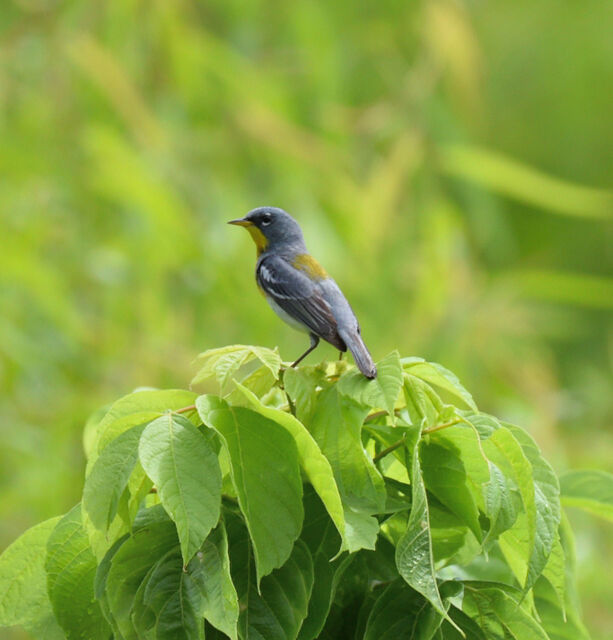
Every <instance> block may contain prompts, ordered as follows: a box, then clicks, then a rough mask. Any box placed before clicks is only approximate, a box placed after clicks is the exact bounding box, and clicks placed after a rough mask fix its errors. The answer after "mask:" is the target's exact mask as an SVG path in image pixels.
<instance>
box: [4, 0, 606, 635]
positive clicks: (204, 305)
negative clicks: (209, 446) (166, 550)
mask: <svg viewBox="0 0 613 640" xmlns="http://www.w3.org/2000/svg"><path fill="white" fill-rule="evenodd" d="M612 25H613V4H611V3H610V2H607V1H606V0H586V1H585V2H582V3H574V2H569V1H567V0H563V1H560V0H541V1H540V2H537V3H534V2H528V1H527V0H516V1H514V2H505V1H504V0H491V1H490V2H487V3H485V2H480V1H478V0H465V1H464V2H461V1H459V0H457V1H454V0H417V1H416V2H410V3H404V4H402V3H398V2H392V1H391V0H380V1H379V2H377V3H375V2H367V3H364V4H362V5H360V6H359V7H358V6H356V5H355V4H354V3H351V2H346V1H340V2H335V3H325V4H324V3H317V2H310V1H307V0H297V1H296V2H293V3H280V2H264V1H254V2H250V3H244V2H239V1H237V0H225V1H224V2H222V1H218V0H211V1H209V2H206V3H205V2H197V1H196V0H176V1H173V2H167V1H165V0H107V2H85V1H84V0H6V1H5V2H3V3H2V4H1V5H0V140H1V144H0V169H1V170H0V229H1V231H2V234H1V237H2V246H1V250H0V385H1V389H2V396H1V397H0V483H1V487H2V491H1V497H0V548H4V547H5V546H6V544H7V543H8V542H9V541H11V540H12V539H14V538H15V537H16V536H17V535H18V534H19V533H20V532H21V531H23V530H24V529H25V528H26V527H27V526H29V525H31V524H33V523H34V522H38V521H40V520H42V519H44V518H47V517H49V516H52V515H56V514H58V513H63V512H65V511H66V510H67V509H68V508H69V507H70V506H71V505H72V504H74V502H75V501H76V500H77V499H78V495H79V493H80V478H81V475H82V470H83V453H82V450H81V442H80V439H79V438H80V432H81V429H82V425H83V423H84V421H85V419H86V418H87V416H88V414H89V413H90V412H91V411H92V410H93V409H95V408H96V407H98V406H99V405H103V404H105V403H106V402H108V401H109V400H110V399H113V398H115V397H116V396H118V395H121V394H123V393H126V392H128V391H130V390H131V389H133V388H134V387H137V386H140V385H150V386H158V385H159V386H182V385H184V384H185V383H186V381H187V380H188V379H189V378H190V377H191V374H192V373H193V367H192V365H191V360H192V358H193V355H194V354H195V353H197V352H198V351H202V350H204V349H206V348H210V347H215V346H219V345H224V344H228V343H230V344H231V343H236V342H241V343H246V344H251V343H253V344H263V345H267V346H274V345H275V344H278V345H279V347H280V349H281V353H282V354H283V356H284V358H286V359H292V358H294V357H295V356H296V355H297V354H299V353H300V352H301V351H302V349H303V348H305V346H306V345H305V344H304V339H303V337H302V336H300V335H299V334H295V333H294V332H292V331H291V329H289V328H285V327H282V326H281V325H280V324H279V321H278V320H277V319H276V317H275V316H274V315H273V314H272V312H271V311H270V310H269V309H268V308H267V306H266V305H265V304H264V302H263V301H262V299H261V297H260V295H259V294H258V292H257V290H256V287H255V286H254V281H253V275H252V270H253V264H254V250H253V247H252V246H251V241H250V239H249V238H248V237H247V235H246V234H244V233H242V232H240V231H239V230H237V229H235V228H230V227H226V225H225V221H226V220H228V219H230V218H235V217H238V216H240V215H243V214H244V213H245V212H246V211H247V210H249V209H251V208H253V207H255V206H259V205H263V204H272V205H277V206H281V207H283V208H285V209H287V210H288V211H290V212H291V213H293V214H294V215H295V216H296V217H297V218H298V220H299V221H300V223H301V224H302V226H303V228H304V231H305V235H306V238H307V242H308V244H309V246H310V248H311V250H312V251H313V253H314V254H315V255H316V256H317V257H318V258H319V259H320V260H321V261H322V262H323V263H324V264H325V266H326V268H327V269H328V271H330V272H331V273H332V274H333V275H334V277H335V278H336V279H337V281H338V282H339V283H340V284H341V286H342V287H343V289H344V291H345V293H346V294H347V296H348V297H349V299H350V300H351V301H352V304H353V306H354V308H355V309H356V312H357V314H358V317H359V318H360V320H361V323H362V326H363V333H364V336H365V338H366V340H367V343H368V345H369V347H370V348H371V350H372V351H373V355H374V356H375V357H376V358H379V357H381V356H382V355H383V354H385V353H387V352H389V351H390V350H392V349H394V348H398V349H400V350H401V351H402V352H409V353H414V354H416V355H421V356H424V357H427V358H428V359H432V360H438V361H440V362H442V363H444V364H445V365H446V366H448V367H450V368H451V369H453V370H454V371H456V372H457V373H458V374H459V375H460V377H461V379H462V380H463V381H464V382H465V383H466V385H467V386H468V387H469V388H470V389H472V390H473V391H475V395H476V397H477V400H478V401H479V404H480V406H482V407H483V408H484V409H486V410H488V409H489V410H491V411H493V412H495V413H496V414H498V415H501V416H504V417H505V418H507V419H509V420H510V421H514V422H520V423H521V424H525V425H528V426H530V427H531V430H532V432H533V434H534V435H535V437H536V439H537V440H538V441H539V443H540V444H541V446H542V447H543V448H544V450H545V452H546V455H547V456H548V457H549V458H550V459H553V460H554V461H555V462H556V467H557V469H558V471H561V470H563V469H565V468H571V467H585V466H591V467H597V468H601V469H605V470H607V471H613V466H612V463H611V459H612V457H611V451H612V450H613V431H612V429H611V423H612V421H613V399H612V396H613V394H612V392H611V391H612V387H613V385H612V381H613V376H612V374H611V370H612V366H611V365H612V360H613V323H612V319H611V318H612V316H611V310H612V308H613V268H612V267H613V250H612V247H613V242H612V241H613V223H612V220H613V193H612V191H611V187H612V184H611V176H612V175H613V126H612V124H611V102H610V96H611V86H612V83H613V39H612V38H611V37H610V34H611V26H612ZM325 349H328V347H321V350H318V351H317V352H316V353H315V355H312V356H310V361H311V362H312V361H316V360H317V357H323V356H324V355H326V356H330V355H331V351H329V352H327V353H326V352H325V351H324V350H325ZM576 524H577V526H579V535H578V545H579V563H580V572H581V577H582V583H583V599H584V606H585V608H586V616H585V618H586V620H587V622H588V626H590V627H591V628H592V630H593V633H594V637H595V638H605V637H608V636H606V633H607V632H608V630H609V629H610V628H611V626H613V617H612V616H613V614H612V613H611V610H610V602H611V598H613V585H612V584H611V581H610V580H609V579H608V578H609V577H610V576H608V575H606V574H605V573H604V572H605V571H606V565H607V564H608V563H607V562H604V561H603V556H606V557H607V559H608V558H610V557H611V554H612V552H613V547H612V544H611V542H610V541H609V539H610V538H611V528H610V527H608V529H604V528H602V527H601V525H599V524H598V523H595V522H592V521H590V520H588V519H585V520H582V519H579V518H577V523H576ZM599 634H600V635H599Z"/></svg>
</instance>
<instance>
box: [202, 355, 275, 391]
mask: <svg viewBox="0 0 613 640" xmlns="http://www.w3.org/2000/svg"><path fill="white" fill-rule="evenodd" d="M198 360H200V361H201V362H202V363H203V365H202V368H201V369H200V371H198V373H197V374H196V375H195V376H194V379H193V380H192V382H191V383H192V385H194V384H198V383H199V382H202V381H203V380H207V379H208V378H212V377H213V376H215V378H216V379H217V382H218V383H219V386H220V389H224V388H225V386H226V385H227V384H228V382H229V381H230V380H232V378H233V377H234V376H235V375H236V373H237V372H238V370H239V369H240V368H241V367H242V366H243V365H244V364H247V363H248V362H250V361H252V360H259V361H260V362H261V363H262V364H263V365H264V366H265V367H266V368H267V369H268V370H269V371H270V373H271V374H272V376H273V378H274V380H277V379H278V378H279V369H280V368H281V357H280V356H279V352H278V351H277V350H276V349H274V350H273V349H266V348H264V347H254V346H251V345H244V344H235V345H230V346H227V347H221V348H219V349H210V350H209V351H205V352H204V353H201V354H200V355H199V356H198Z"/></svg>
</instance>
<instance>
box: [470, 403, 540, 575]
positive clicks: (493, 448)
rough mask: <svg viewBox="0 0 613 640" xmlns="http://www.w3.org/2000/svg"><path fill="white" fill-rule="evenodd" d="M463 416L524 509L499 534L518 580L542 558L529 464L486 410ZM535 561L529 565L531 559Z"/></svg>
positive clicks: (512, 437) (508, 431) (505, 429)
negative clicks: (537, 545) (537, 543)
mask: <svg viewBox="0 0 613 640" xmlns="http://www.w3.org/2000/svg"><path fill="white" fill-rule="evenodd" d="M465 419H466V420H467V421H469V422H470V423H471V424H472V425H474V427H475V428H476V429H477V431H478V433H479V437H480V438H481V443H482V446H483V451H484V452H485V455H486V457H487V458H488V460H490V461H491V462H493V463H494V464H495V465H496V466H497V467H498V468H499V469H500V470H501V471H502V472H503V473H504V475H505V476H506V477H507V478H510V479H511V480H512V481H513V482H514V484H515V486H516V487H517V488H518V490H519V493H520V495H521V499H522V503H523V510H522V511H521V512H520V513H518V515H517V518H516V519H515V522H514V524H513V526H512V527H511V528H510V529H508V530H506V531H505V532H504V533H502V534H501V535H500V536H499V539H498V541H499V544H500V546H501V548H502V550H503V552H504V553H505V556H506V558H507V561H508V562H509V564H510V566H511V568H512V569H513V572H514V573H515V575H516V577H517V579H518V580H519V581H520V583H521V584H523V585H527V584H528V581H529V580H531V579H532V576H533V575H534V574H535V573H536V572H537V570H538V572H539V573H540V571H542V569H543V567H544V565H543V566H541V567H540V569H538V566H537V564H538V563H539V562H540V561H541V560H542V558H541V556H540V555H538V556H537V555H533V554H535V540H536V498H535V483H534V478H533V472H532V465H531V464H530V461H529V460H528V458H527V457H526V454H525V453H524V450H523V448H522V446H521V445H520V443H519V442H518V441H517V440H516V438H515V437H514V435H513V434H512V433H511V431H510V430H509V429H507V428H506V427H504V426H502V425H501V424H500V422H498V421H497V420H496V419H494V418H492V417H491V416H487V415H485V414H472V415H466V416H465ZM533 558H534V562H535V563H537V564H534V565H531V562H532V559H533Z"/></svg>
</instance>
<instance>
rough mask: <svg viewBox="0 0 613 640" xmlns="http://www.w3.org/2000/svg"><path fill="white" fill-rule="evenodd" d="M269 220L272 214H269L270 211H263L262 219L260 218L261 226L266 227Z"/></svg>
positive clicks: (270, 220)
mask: <svg viewBox="0 0 613 640" xmlns="http://www.w3.org/2000/svg"><path fill="white" fill-rule="evenodd" d="M271 222H272V216H271V215H270V213H265V214H264V215H263V216H262V220H261V222H260V224H261V225H262V226H263V227H267V226H268V225H269V224H270V223H271Z"/></svg>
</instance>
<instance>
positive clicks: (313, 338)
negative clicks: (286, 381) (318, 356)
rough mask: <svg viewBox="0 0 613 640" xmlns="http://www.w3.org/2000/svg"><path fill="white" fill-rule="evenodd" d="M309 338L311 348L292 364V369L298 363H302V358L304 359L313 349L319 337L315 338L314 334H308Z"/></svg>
mask: <svg viewBox="0 0 613 640" xmlns="http://www.w3.org/2000/svg"><path fill="white" fill-rule="evenodd" d="M309 335H310V336H311V346H310V347H309V348H308V349H307V350H306V351H305V352H304V353H303V354H302V355H301V356H300V357H299V358H298V360H296V362H294V363H293V364H292V367H295V366H296V365H297V364H298V363H299V362H302V360H304V358H306V357H307V356H308V355H309V353H311V351H313V349H315V347H316V346H317V345H318V344H319V336H316V335H315V334H314V333H311V334H309Z"/></svg>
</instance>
